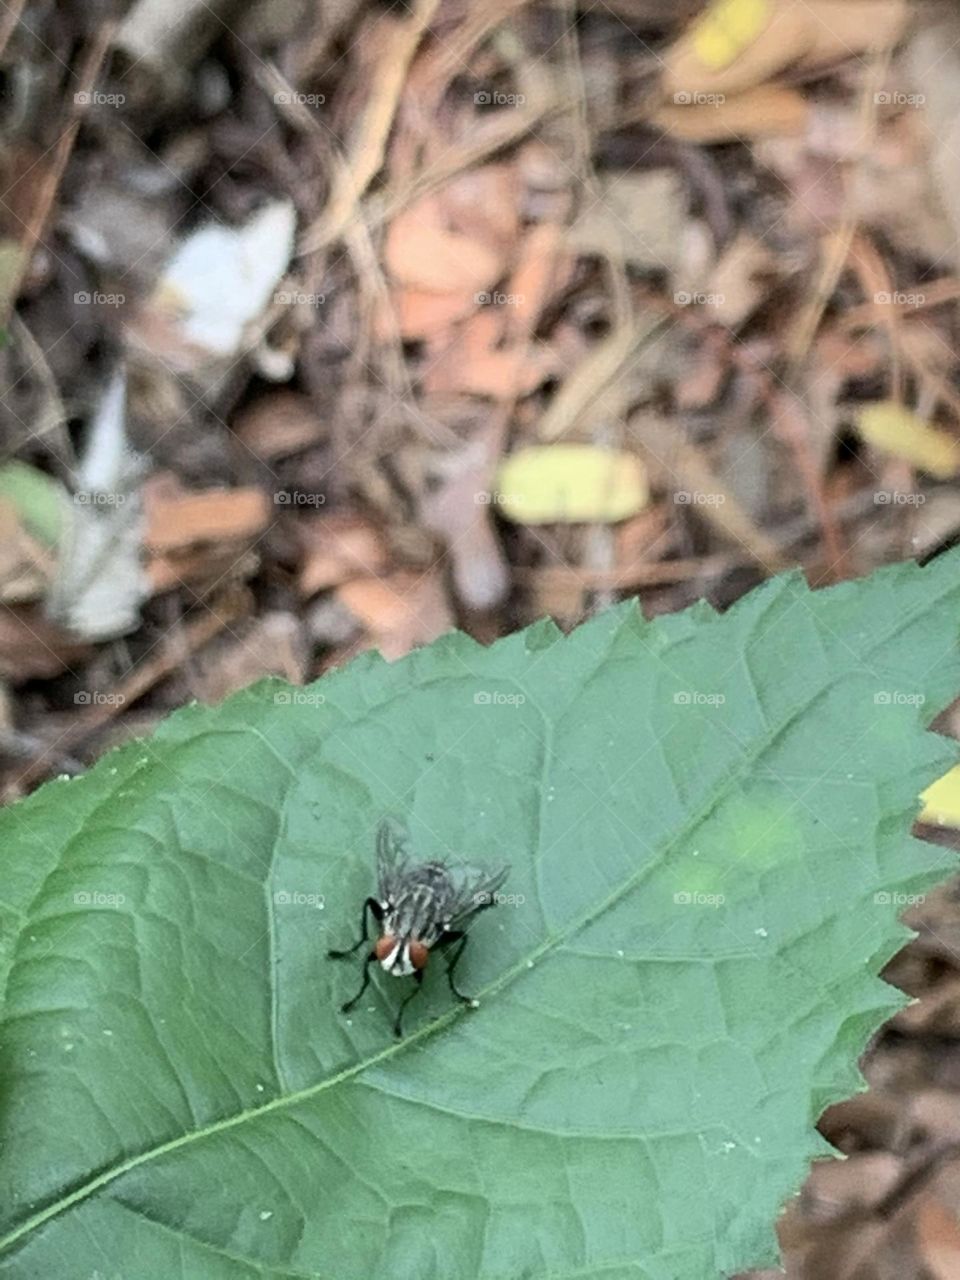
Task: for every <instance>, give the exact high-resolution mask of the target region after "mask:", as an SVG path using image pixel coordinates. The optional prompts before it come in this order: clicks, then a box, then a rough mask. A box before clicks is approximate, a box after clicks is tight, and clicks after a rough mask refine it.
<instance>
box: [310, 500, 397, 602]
mask: <svg viewBox="0 0 960 1280" xmlns="http://www.w3.org/2000/svg"><path fill="white" fill-rule="evenodd" d="M300 536H301V540H302V544H303V548H304V553H303V561H302V563H301V566H300V576H299V578H298V581H297V587H298V590H299V592H300V594H301V595H302V596H304V597H309V596H314V595H316V594H317V592H318V591H325V590H326V589H327V588H329V587H336V586H339V585H340V583H342V582H346V581H348V579H351V578H356V577H365V576H367V575H371V576H373V575H376V574H378V573H379V572H380V571H381V570H382V569H383V568H384V566H385V565H386V563H387V547H386V543H385V542H384V540H383V537H382V535H381V534H380V532H379V530H377V529H376V528H374V526H373V525H372V524H371V523H370V522H369V521H368V520H364V519H363V517H362V516H353V515H346V514H336V515H334V514H332V513H330V514H328V513H326V512H322V513H321V514H319V515H316V516H314V517H313V518H312V519H309V520H304V521H302V522H301V528H300Z"/></svg>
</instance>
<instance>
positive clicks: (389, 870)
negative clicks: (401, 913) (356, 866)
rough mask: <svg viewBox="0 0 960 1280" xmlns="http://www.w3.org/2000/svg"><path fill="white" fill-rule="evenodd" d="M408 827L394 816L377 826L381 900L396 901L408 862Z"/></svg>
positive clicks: (378, 883) (378, 887) (378, 876)
mask: <svg viewBox="0 0 960 1280" xmlns="http://www.w3.org/2000/svg"><path fill="white" fill-rule="evenodd" d="M408 840H409V837H408V835H407V829H406V827H404V826H403V824H402V823H400V822H398V821H396V819H394V818H384V819H383V821H382V822H381V823H380V825H379V826H378V827H377V889H378V892H379V896H380V901H381V902H395V901H396V899H397V890H398V888H399V886H400V885H401V884H402V883H403V879H404V876H405V874H406V870H407V862H408V856H407V855H408V849H407V845H408Z"/></svg>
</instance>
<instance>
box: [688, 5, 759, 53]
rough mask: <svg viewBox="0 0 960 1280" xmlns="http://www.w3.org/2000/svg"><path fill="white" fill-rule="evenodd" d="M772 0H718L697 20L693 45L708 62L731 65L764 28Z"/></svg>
mask: <svg viewBox="0 0 960 1280" xmlns="http://www.w3.org/2000/svg"><path fill="white" fill-rule="evenodd" d="M769 13H770V0H716V3H714V4H712V5H711V6H710V7H709V9H707V11H706V13H705V14H704V15H703V17H702V18H701V19H700V20H699V22H698V23H697V26H696V28H695V30H694V32H693V47H694V49H695V50H696V52H697V54H698V55H699V57H700V60H701V62H702V63H703V64H704V66H707V67H712V68H714V69H717V70H718V69H719V68H720V67H726V66H729V64H730V63H731V62H732V61H733V60H734V58H736V57H738V56H739V55H740V54H741V53H742V52H743V51H744V49H745V48H746V47H747V45H749V44H752V43H753V41H754V40H756V38H757V36H758V35H759V34H760V32H761V31H762V30H763V28H764V26H765V24H766V22H767V18H768V16H769Z"/></svg>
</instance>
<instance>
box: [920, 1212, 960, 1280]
mask: <svg viewBox="0 0 960 1280" xmlns="http://www.w3.org/2000/svg"><path fill="white" fill-rule="evenodd" d="M916 1237H917V1244H918V1245H919V1248H920V1253H921V1256H922V1257H923V1260H924V1262H925V1263H926V1265H927V1266H928V1267H929V1268H930V1271H931V1273H932V1276H933V1280H960V1222H958V1221H957V1219H956V1217H955V1216H954V1214H952V1213H951V1212H950V1211H949V1210H948V1209H946V1208H944V1206H943V1205H942V1204H940V1202H939V1201H938V1200H935V1199H934V1198H933V1197H932V1196H924V1198H923V1199H922V1200H921V1202H920V1205H919V1207H918V1209H917V1216H916Z"/></svg>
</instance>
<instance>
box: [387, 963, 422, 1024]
mask: <svg viewBox="0 0 960 1280" xmlns="http://www.w3.org/2000/svg"><path fill="white" fill-rule="evenodd" d="M413 978H414V981H415V982H416V984H417V985H416V986H415V987H414V988H413V990H412V991H411V992H410V994H409V995H408V996H407V997H406V998H405V999H404V1001H403V1003H402V1004H401V1005H400V1008H399V1009H398V1010H397V1020H396V1022H395V1023H394V1024H393V1034H394V1035H395V1036H396V1037H397V1039H398V1040H402V1039H403V1027H402V1026H401V1023H402V1022H403V1011H404V1009H405V1008H406V1007H407V1005H408V1004H409V1003H410V1001H411V1000H412V999H413V997H414V996H416V995H419V994H420V989H421V987H422V986H423V970H422V969H417V971H416V972H415V973H414V975H413Z"/></svg>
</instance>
